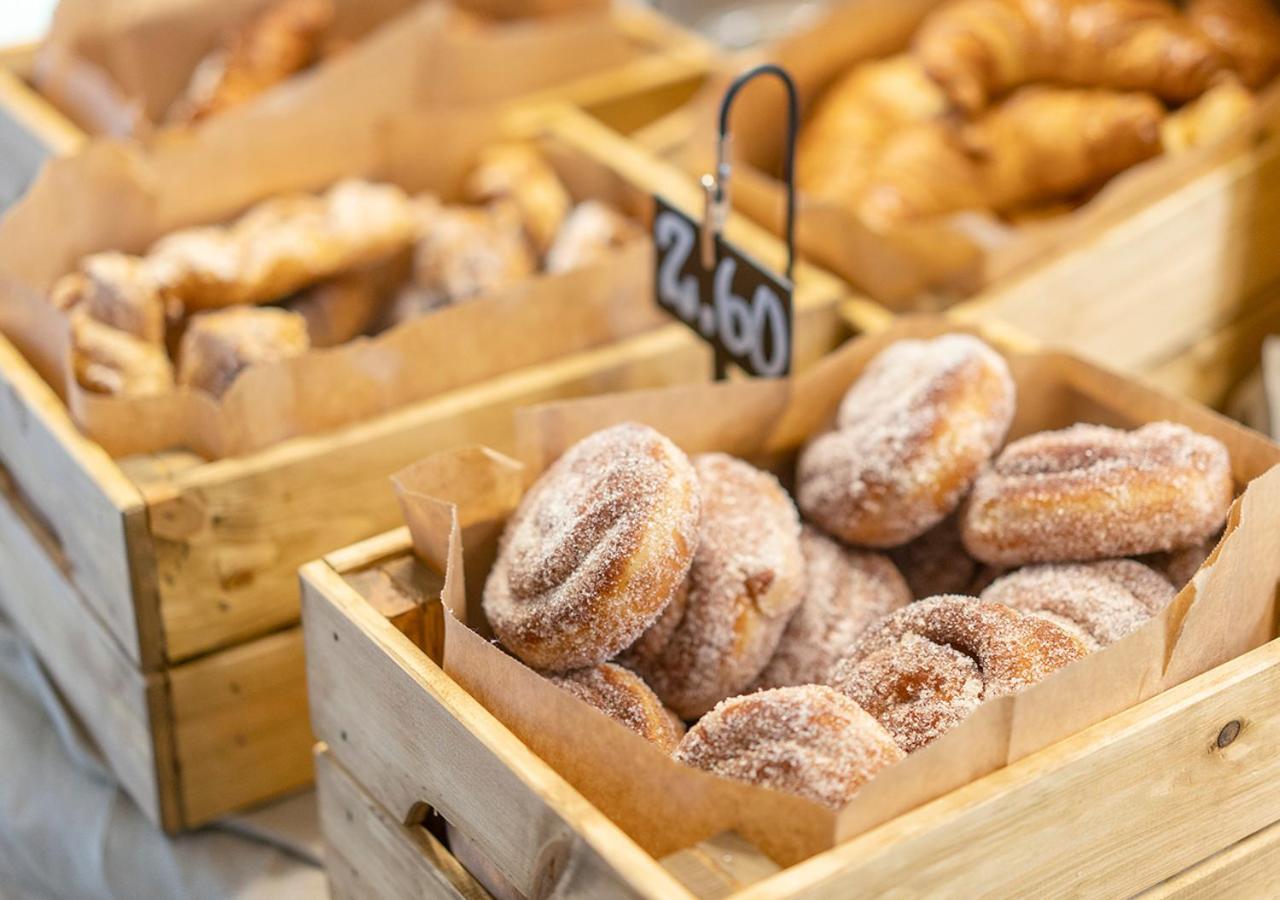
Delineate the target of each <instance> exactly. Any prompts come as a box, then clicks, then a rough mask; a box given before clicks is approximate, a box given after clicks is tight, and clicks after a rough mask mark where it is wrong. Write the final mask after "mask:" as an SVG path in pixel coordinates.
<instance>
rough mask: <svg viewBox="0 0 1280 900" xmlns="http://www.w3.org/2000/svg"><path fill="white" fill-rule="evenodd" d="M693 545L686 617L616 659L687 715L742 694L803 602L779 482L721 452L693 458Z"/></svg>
mask: <svg viewBox="0 0 1280 900" xmlns="http://www.w3.org/2000/svg"><path fill="white" fill-rule="evenodd" d="M693 465H694V469H695V470H696V471H697V474H698V481H699V482H700V484H701V496H702V518H701V521H700V522H699V524H698V540H697V545H698V550H697V553H695V554H694V557H693V565H692V566H691V567H690V569H689V578H688V583H687V585H686V586H685V588H686V590H687V592H688V596H687V598H686V601H685V607H684V614H683V615H682V616H681V617H680V620H679V622H678V623H676V624H675V625H674V626H671V625H670V622H669V621H668V622H662V621H661V620H660V625H659V628H668V627H669V628H671V634H670V637H669V638H668V639H667V640H666V641H665V643H661V646H658V645H659V643H660V642H659V641H657V640H653V637H654V635H652V634H650V635H646V639H643V640H642V641H641V642H640V643H638V644H637V646H636V647H634V648H633V649H632V650H631V651H629V652H628V653H627V654H625V656H624V657H623V658H622V659H621V660H620V661H621V662H623V663H624V664H625V665H627V666H630V667H631V668H633V669H635V670H636V671H637V672H639V673H640V674H641V675H642V676H643V677H644V679H645V681H647V682H648V683H649V685H650V686H651V687H652V688H653V690H654V692H655V693H657V695H658V696H659V697H661V698H662V700H663V702H665V703H666V704H667V705H668V706H670V707H671V708H672V709H673V710H675V711H676V713H677V714H679V715H680V716H681V717H683V718H685V719H692V718H695V717H697V716H700V715H702V713H704V712H706V711H707V710H709V709H711V707H713V706H715V704H716V703H717V702H719V701H720V700H723V699H724V698H725V697H730V696H732V695H734V694H737V693H739V692H741V691H742V690H743V689H745V688H746V687H747V686H748V685H749V684H751V682H752V681H754V680H755V678H756V676H757V675H759V674H760V671H761V670H762V669H763V668H764V667H765V664H766V663H768V661H769V658H770V657H771V656H772V655H773V651H774V650H775V649H776V648H777V646H778V641H779V639H780V638H781V637H782V631H783V629H784V628H786V626H787V620H788V619H790V617H791V614H792V613H793V612H794V611H795V609H796V607H797V606H798V605H799V604H800V600H801V597H802V592H803V589H804V559H803V557H802V556H801V552H800V518H799V516H798V515H797V513H796V509H795V506H793V505H792V503H791V498H790V497H789V496H787V492H786V491H785V490H783V488H782V485H780V484H779V483H778V480H777V479H776V478H774V477H773V476H772V475H770V474H769V473H768V472H762V471H760V470H759V469H756V468H755V467H754V466H751V465H748V464H747V463H745V462H743V461H742V460H740V459H734V458H733V457H732V456H727V455H726V454H723V453H705V454H702V455H701V456H696V457H694V460H693Z"/></svg>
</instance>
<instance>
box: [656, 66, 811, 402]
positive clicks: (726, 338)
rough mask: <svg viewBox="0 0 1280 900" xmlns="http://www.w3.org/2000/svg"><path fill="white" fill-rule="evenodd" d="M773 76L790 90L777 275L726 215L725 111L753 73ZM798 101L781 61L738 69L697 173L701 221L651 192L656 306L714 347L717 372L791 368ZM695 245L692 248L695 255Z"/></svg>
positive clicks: (780, 372) (771, 372) (776, 373)
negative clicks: (708, 160) (733, 238)
mask: <svg viewBox="0 0 1280 900" xmlns="http://www.w3.org/2000/svg"><path fill="white" fill-rule="evenodd" d="M762 75H771V76H773V77H775V78H777V79H778V80H779V81H781V82H782V84H783V86H784V87H785V88H786V91H787V102H788V119H787V146H786V158H785V161H784V167H783V177H784V180H785V183H786V188H787V219H786V231H785V236H786V243H787V269H786V273H785V275H784V276H781V277H780V276H779V275H777V274H776V273H774V272H772V271H771V270H769V269H768V268H766V267H765V266H763V265H762V264H760V263H758V262H756V261H755V260H754V259H752V258H751V257H749V256H748V255H747V254H745V253H743V252H742V251H741V250H740V249H738V248H737V247H735V246H733V245H732V244H730V243H729V242H728V241H726V240H725V238H724V229H725V223H726V222H727V221H728V218H729V211H730V208H731V203H730V192H729V186H730V179H731V176H732V174H733V168H732V153H731V150H732V139H731V135H730V133H729V113H730V111H731V109H732V106H733V101H734V99H735V98H736V97H737V96H738V93H739V92H740V91H741V90H742V88H743V87H744V86H745V85H746V84H747V83H749V82H750V81H752V80H753V79H755V78H757V77H759V76H762ZM799 125H800V104H799V100H798V96H797V93H796V87H795V83H794V82H793V81H792V80H791V76H790V75H789V74H788V73H787V71H786V70H785V69H783V68H782V67H781V66H778V65H775V64H772V63H768V64H765V65H760V66H756V67H755V68H752V69H749V70H747V71H746V72H743V73H742V74H741V75H739V76H738V77H737V78H735V79H734V81H733V83H732V84H730V85H729V89H728V90H727V91H726V92H725V95H724V99H723V100H722V101H721V103H720V120H719V126H720V127H719V138H718V140H717V143H716V167H715V172H714V174H710V173H709V174H705V175H703V176H702V178H701V179H700V182H699V183H700V184H701V186H702V191H703V210H702V222H701V223H696V222H694V221H693V220H692V219H690V218H689V217H688V216H687V215H685V214H684V213H682V212H680V211H679V210H677V209H676V208H675V207H673V206H671V204H669V203H667V202H666V201H665V200H663V199H662V198H661V197H655V198H654V200H655V210H654V219H653V238H654V245H655V247H656V250H657V254H656V264H657V271H656V273H655V274H656V278H655V280H654V284H655V288H656V291H657V301H658V305H659V306H661V307H662V308H664V309H666V310H667V311H668V312H670V313H671V314H672V315H673V316H675V317H676V318H677V319H679V320H680V321H682V322H684V323H685V324H686V325H688V326H689V327H690V328H692V329H693V330H694V331H696V332H697V333H698V334H699V335H701V336H702V337H703V339H704V340H706V341H707V342H708V343H709V344H711V346H712V347H713V348H714V350H715V377H716V379H717V380H722V379H724V378H725V377H727V374H728V364H729V363H733V364H735V365H737V366H738V367H740V368H742V369H744V370H745V371H746V372H747V373H748V374H751V375H756V376H762V377H774V378H776V377H780V376H784V375H788V374H790V372H791V347H792V326H793V311H792V294H793V282H792V271H793V268H794V266H795V253H796V250H795V217H796V189H795V146H796V133H797V131H798V130H799ZM695 238H696V245H697V250H698V252H697V254H696V257H695V254H694V253H693V250H694V246H695Z"/></svg>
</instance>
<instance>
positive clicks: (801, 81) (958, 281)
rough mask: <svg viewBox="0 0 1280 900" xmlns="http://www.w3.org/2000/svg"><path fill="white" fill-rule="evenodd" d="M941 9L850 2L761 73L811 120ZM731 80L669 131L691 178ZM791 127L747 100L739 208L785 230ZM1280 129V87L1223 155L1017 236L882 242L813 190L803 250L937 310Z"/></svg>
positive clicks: (753, 97)
mask: <svg viewBox="0 0 1280 900" xmlns="http://www.w3.org/2000/svg"><path fill="white" fill-rule="evenodd" d="M939 5H940V2H939V0H909V2H898V0H846V2H842V3H837V4H833V5H832V6H831V8H830V9H827V10H825V11H824V12H823V13H822V14H821V15H819V16H818V17H816V19H815V20H814V21H813V22H812V23H811V24H810V25H809V26H808V27H806V28H805V29H804V30H802V31H800V32H798V33H796V34H794V35H792V36H791V37H788V38H786V39H784V40H782V41H780V42H778V43H777V44H775V45H774V46H772V47H769V48H766V49H763V50H760V51H758V52H757V53H756V54H755V55H753V57H752V60H751V61H764V60H767V61H770V62H776V63H779V64H781V65H782V66H784V67H785V68H786V69H787V71H789V72H790V73H791V75H792V77H793V79H794V80H795V83H796V88H797V90H798V92H799V94H800V100H801V107H802V113H803V115H804V116H805V118H806V119H807V118H808V116H809V114H810V113H812V111H813V109H814V107H815V102H816V101H817V100H818V99H819V98H820V97H821V95H822V93H823V91H824V90H826V88H827V87H829V86H830V85H831V84H832V83H833V82H834V81H835V80H836V79H838V78H839V77H840V76H842V75H843V74H845V73H846V72H848V71H849V70H850V69H852V68H853V67H854V66H855V65H857V64H859V63H862V62H866V61H870V60H877V59H883V58H886V57H890V56H893V55H895V54H898V53H902V52H904V51H905V50H907V49H908V48H909V47H910V44H911V39H912V36H913V34H914V33H915V31H916V29H917V28H918V26H919V25H920V23H921V21H922V20H923V19H924V17H925V16H926V15H927V14H928V13H929V12H931V11H932V10H933V9H935V8H936V7H938V6H939ZM729 79H730V75H720V76H718V77H713V78H711V79H710V80H709V81H708V83H707V84H706V85H705V87H704V88H703V89H702V91H701V92H700V93H699V95H698V96H697V97H695V98H694V100H692V101H690V103H689V104H688V105H687V106H686V107H685V108H684V109H682V110H679V111H677V112H676V113H673V114H672V117H673V118H672V120H670V121H668V122H667V123H665V124H663V125H662V126H661V128H660V130H661V131H662V132H664V133H665V134H666V135H668V136H667V137H666V139H665V140H666V141H667V142H668V147H667V151H668V153H669V155H671V156H672V157H673V159H674V160H675V161H676V162H678V164H679V165H680V166H681V168H684V169H686V170H687V171H689V172H692V173H696V174H700V173H702V172H710V171H713V170H714V165H715V161H714V152H715V146H716V144H715V132H714V128H715V122H716V117H715V111H716V108H717V106H718V104H719V103H720V99H721V97H723V95H724V91H725V88H726V87H727V86H728V83H729ZM676 117H678V120H677V119H676ZM680 120H682V121H683V122H684V124H683V125H680V124H679V122H680ZM785 121H786V106H785V98H784V97H783V96H782V92H781V91H776V90H765V89H756V90H752V91H746V92H744V93H743V96H741V97H739V98H738V100H737V107H736V110H735V115H734V121H733V133H734V148H733V149H734V157H735V159H736V160H737V161H738V165H737V166H736V167H735V169H734V204H735V206H736V207H738V208H740V209H741V210H743V211H744V212H746V213H747V214H748V215H750V216H751V217H752V218H754V219H756V220H757V221H760V222H762V223H765V224H767V225H770V226H773V227H776V223H777V222H778V221H779V220H778V210H779V209H782V208H783V200H784V197H785V187H784V186H783V183H782V181H781V179H780V178H779V177H778V173H779V172H781V163H782V158H783V153H784V152H785V151H784V145H783V140H782V136H783V131H782V128H781V126H780V124H779V123H782V122H785ZM1277 121H1280V84H1273V85H1271V86H1270V87H1269V88H1266V89H1264V91H1263V92H1262V93H1260V94H1259V95H1258V102H1257V104H1256V108H1255V109H1254V110H1253V112H1252V114H1251V115H1248V116H1246V117H1245V118H1244V119H1243V120H1242V121H1241V122H1240V123H1239V125H1238V127H1236V128H1235V129H1234V130H1233V131H1232V132H1231V133H1230V134H1229V135H1228V136H1227V137H1226V138H1224V139H1223V140H1222V141H1220V142H1219V143H1216V144H1210V145H1206V146H1203V147H1199V148H1195V149H1190V150H1186V151H1183V152H1181V153H1179V154H1178V155H1176V156H1157V157H1155V158H1154V159H1150V160H1147V161H1146V162H1143V163H1139V164H1138V165H1135V166H1133V167H1132V168H1130V169H1128V170H1126V171H1124V172H1122V173H1120V174H1119V175H1117V176H1115V177H1114V178H1112V179H1111V180H1110V181H1109V182H1107V184H1106V185H1105V187H1103V188H1102V189H1101V190H1100V191H1099V192H1098V193H1097V194H1095V195H1094V196H1092V197H1091V198H1090V199H1089V200H1088V202H1086V203H1084V204H1083V205H1081V206H1079V207H1077V208H1076V209H1074V210H1072V211H1064V212H1061V213H1058V214H1055V215H1049V216H1044V217H1035V218H1032V219H1031V220H1029V221H1026V222H1023V223H1021V224H1017V225H1013V224H1010V223H1008V222H1005V221H1003V220H1001V219H999V218H997V217H996V216H995V215H993V214H991V213H988V212H985V211H982V212H964V213H958V214H955V215H951V216H945V217H936V218H931V219H927V220H924V221H921V222H919V223H909V224H905V225H902V226H900V227H897V228H894V229H892V230H874V229H872V228H870V227H868V226H867V225H866V224H864V222H863V221H862V220H861V219H859V218H858V216H856V215H854V213H853V212H852V211H850V210H849V209H848V208H846V207H845V206H843V205H841V204H838V203H834V202H831V201H829V200H824V199H821V198H818V197H815V196H812V195H809V194H807V193H805V192H804V191H803V190H801V191H800V192H799V194H798V196H797V210H796V235H797V237H796V245H797V249H798V251H799V252H800V253H801V254H802V255H803V256H804V257H806V258H808V259H810V260H812V261H814V262H816V263H818V264H820V265H822V266H824V267H826V268H828V269H830V270H832V271H834V272H836V273H837V274H840V275H842V276H843V277H845V278H846V279H848V280H849V281H850V282H852V283H853V284H855V285H857V286H858V287H859V288H861V289H863V290H865V291H866V292H867V293H868V294H870V295H871V296H873V297H875V298H876V299H877V300H880V301H881V302H883V303H886V304H888V305H890V306H891V307H893V308H896V309H902V310H907V309H914V310H921V311H924V310H927V309H936V308H939V307H941V306H944V305H946V304H948V303H950V302H953V301H955V300H956V299H959V298H961V297H965V296H968V295H971V294H973V293H974V292H976V291H978V290H979V289H980V288H983V287H985V286H987V285H989V284H991V283H992V282H994V281H997V280H999V279H1001V278H1004V277H1006V276H1009V275H1012V274H1014V273H1018V272H1021V271H1024V270H1026V268H1027V267H1028V266H1030V265H1032V264H1033V263H1035V262H1037V261H1039V260H1043V259H1045V258H1046V257H1047V256H1049V255H1050V254H1052V253H1053V252H1054V251H1055V250H1057V249H1059V248H1063V247H1067V246H1069V245H1074V244H1078V243H1080V242H1081V241H1082V240H1084V239H1087V238H1089V237H1093V236H1097V235H1098V234H1100V233H1101V232H1102V231H1103V230H1104V229H1106V228H1107V227H1109V226H1111V225H1113V224H1115V223H1117V222H1120V221H1122V220H1124V219H1127V218H1129V217H1131V216H1133V215H1135V214H1136V213H1137V211H1138V210H1140V209H1142V208H1144V207H1146V206H1149V205H1150V204H1152V203H1154V202H1156V201H1157V200H1159V199H1160V198H1161V197H1164V196H1166V195H1168V194H1169V193H1171V192H1172V191H1174V190H1176V189H1177V188H1179V187H1181V186H1183V185H1184V184H1186V183H1187V182H1188V181H1190V180H1191V179H1193V178H1195V177H1197V176H1199V175H1201V174H1204V173H1206V172H1208V171H1210V170H1212V169H1214V168H1216V167H1218V166H1220V165H1222V164H1224V162H1225V161H1226V160H1228V159H1229V158H1231V157H1232V156H1233V155H1235V154H1237V153H1239V152H1240V151H1241V150H1242V149H1244V148H1248V147H1250V146H1253V145H1254V144H1256V142H1257V141H1258V140H1259V139H1260V138H1261V137H1264V136H1265V135H1266V134H1268V133H1269V129H1270V127H1271V126H1272V125H1273V124H1274V123H1275V122H1277ZM802 128H803V126H802ZM655 130H659V126H655ZM802 143H803V142H802Z"/></svg>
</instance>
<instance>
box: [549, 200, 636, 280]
mask: <svg viewBox="0 0 1280 900" xmlns="http://www.w3.org/2000/svg"><path fill="white" fill-rule="evenodd" d="M641 234H642V232H641V231H640V229H639V227H637V226H636V224H635V223H634V222H632V221H631V220H630V219H628V218H627V217H626V216H624V215H623V214H622V213H620V212H618V211H617V210H615V209H613V208H612V207H611V206H608V205H607V204H604V203H601V202H600V201H599V200H584V201H582V202H581V203H579V204H578V205H577V206H575V207H574V208H573V212H572V213H570V214H569V217H568V218H567V219H565V221H564V225H563V226H562V227H561V228H560V231H559V233H557V234H556V239H555V242H554V243H552V245H551V249H550V250H548V251H547V258H546V269H547V271H548V272H568V271H571V270H573V269H580V268H582V267H583V266H588V265H591V264H592V263H596V262H600V261H601V260H603V259H606V258H607V257H608V255H609V252H610V251H612V250H617V249H618V248H619V247H622V246H623V245H625V244H626V243H627V241H630V240H633V239H634V238H636V237H639V236H640V235H641Z"/></svg>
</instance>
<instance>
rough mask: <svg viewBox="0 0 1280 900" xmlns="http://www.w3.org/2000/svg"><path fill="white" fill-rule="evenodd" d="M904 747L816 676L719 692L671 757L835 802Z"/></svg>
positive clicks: (843, 801) (851, 794)
mask: <svg viewBox="0 0 1280 900" xmlns="http://www.w3.org/2000/svg"><path fill="white" fill-rule="evenodd" d="M902 757H903V753H902V751H901V750H900V749H898V747H897V746H896V745H895V744H894V742H893V739H892V738H891V737H890V736H889V734H888V733H886V731H885V730H884V728H882V727H881V726H880V725H879V724H878V723H877V722H876V720H875V719H873V718H872V717H871V716H869V715H867V713H866V712H865V711H863V710H862V708H861V707H859V706H858V704H857V703H854V702H853V701H852V700H850V699H849V698H848V697H845V696H843V695H841V694H839V693H837V692H836V691H833V690H832V689H831V688H828V687H823V686H821V685H816V684H806V685H801V686H797V687H784V688H775V689H773V690H769V691H757V692H756V693H754V694H746V695H744V696H741V697H734V698H732V699H729V700H725V701H724V702H723V703H721V704H720V705H719V706H717V707H716V708H715V709H713V710H712V711H711V712H709V713H708V714H707V715H705V716H703V717H702V718H701V719H700V720H699V721H698V723H697V724H696V725H694V726H693V727H692V728H690V729H689V733H688V734H686V735H685V736H684V740H682V741H681V742H680V746H679V747H678V748H676V753H675V758H676V760H677V761H679V762H682V763H685V764H686V765H690V766H695V767H696V768H699V769H705V770H706V771H708V772H712V773H714V774H716V775H720V776H722V777H724V778H732V779H734V780H736V781H745V782H747V783H749V784H755V785H759V786H761V787H766V788H771V789H773V790H775V791H784V792H786V793H788V794H796V795H798V796H800V797H804V798H805V799H808V800H812V801H813V802H814V803H819V804H821V805H823V806H825V807H827V808H829V809H840V808H841V807H843V806H844V805H845V804H847V803H848V802H849V801H850V800H852V799H853V797H854V795H855V794H857V792H858V790H859V789H860V788H861V787H862V786H863V785H864V784H866V783H867V782H868V781H870V780H871V779H872V777H874V776H875V774H876V773H877V772H879V771H880V770H881V769H883V768H885V767H886V766H889V765H892V764H893V763H895V762H897V761H898V760H900V759H902Z"/></svg>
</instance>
